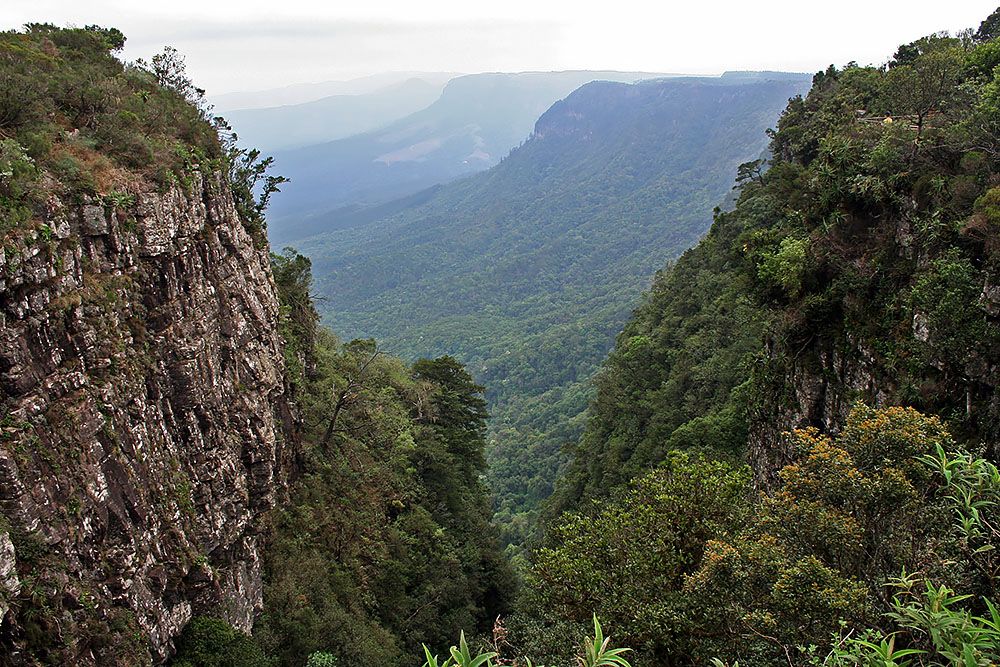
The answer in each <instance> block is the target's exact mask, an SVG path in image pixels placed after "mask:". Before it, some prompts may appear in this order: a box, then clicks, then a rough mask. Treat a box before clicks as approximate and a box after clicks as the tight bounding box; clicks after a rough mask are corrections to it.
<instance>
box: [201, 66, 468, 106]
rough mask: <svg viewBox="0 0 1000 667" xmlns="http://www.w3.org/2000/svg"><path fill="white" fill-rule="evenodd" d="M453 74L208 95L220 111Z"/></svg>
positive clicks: (395, 75) (384, 76) (392, 75)
mask: <svg viewBox="0 0 1000 667" xmlns="http://www.w3.org/2000/svg"><path fill="white" fill-rule="evenodd" d="M456 76H461V74H460V73H458V72H380V73H378V74H371V75H369V76H361V77H357V78H353V79H347V80H338V81H320V82H316V83H294V84H291V85H288V86H281V87H278V88H267V89H264V90H248V91H237V92H232V93H222V94H221V95H211V96H210V99H211V102H212V104H214V105H215V110H216V111H220V112H231V111H236V110H244V109H264V108H268V107H277V106H284V105H289V104H304V103H306V102H312V101H314V100H318V99H321V98H324V97H330V96H331V95H365V94H367V93H373V92H375V91H376V90H379V89H380V88H385V87H387V86H393V85H395V84H398V83H402V82H403V81H407V80H409V79H423V80H424V81H429V82H432V83H440V84H442V85H444V83H446V82H447V81H448V80H449V79H452V78H454V77H456Z"/></svg>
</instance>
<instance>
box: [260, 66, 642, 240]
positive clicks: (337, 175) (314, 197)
mask: <svg viewBox="0 0 1000 667" xmlns="http://www.w3.org/2000/svg"><path fill="white" fill-rule="evenodd" d="M657 76H662V75H657V74H649V73H642V72H590V71H572V72H522V73H516V74H508V73H486V74H472V75H467V76H461V77H458V78H455V79H452V80H451V81H449V82H448V84H447V85H446V86H445V88H444V91H443V92H442V94H441V96H440V99H438V100H436V101H435V102H434V103H433V104H431V105H430V106H428V107H427V108H426V109H423V110H421V111H418V112H416V113H413V114H411V115H409V116H406V117H405V118H401V119H399V120H397V121H395V122H393V123H390V124H388V125H386V126H385V127H382V128H381V129H378V130H375V131H373V132H369V133H366V134H361V135H358V136H354V137H349V138H346V139H341V140H339V141H332V142H329V143H323V144H317V145H314V146H308V147H305V148H300V149H297V150H289V151H280V152H276V153H275V154H274V157H275V164H276V166H277V169H278V171H280V172H281V173H282V174H283V175H285V176H287V177H289V178H290V179H291V183H289V184H287V185H286V186H285V187H284V188H283V196H282V197H280V198H275V200H274V203H273V206H272V209H271V212H270V219H271V223H270V224H271V230H272V238H274V239H275V240H276V241H278V242H285V241H288V240H291V239H293V238H295V237H296V236H297V237H299V238H301V237H302V236H303V235H306V234H307V233H309V232H310V231H313V230H320V229H323V228H326V227H328V226H330V225H335V224H336V220H337V217H338V215H340V214H342V213H343V212H337V213H331V212H332V211H334V210H335V209H339V208H342V207H345V206H358V205H363V206H370V205H374V204H379V203H383V202H386V201H389V200H391V199H395V198H398V197H403V196H406V195H409V194H412V193H415V192H417V191H419V190H422V189H424V188H427V187H430V186H432V185H435V184H438V183H444V182H447V181H449V180H453V179H455V178H458V177H461V176H465V175H468V174H472V173H475V172H478V171H482V170H484V169H488V168H489V167H492V166H493V165H494V164H496V163H497V162H499V161H500V159H501V158H502V157H504V156H505V155H506V154H507V153H508V152H510V150H511V149H512V148H514V147H515V146H517V145H518V144H519V143H521V142H522V141H524V140H525V139H526V138H527V137H528V135H529V134H530V132H531V128H532V126H533V125H534V123H535V121H536V120H537V119H538V117H539V116H540V115H541V114H542V113H543V112H544V111H545V110H546V109H548V108H549V106H551V105H552V104H553V103H554V102H555V101H557V100H559V99H561V98H563V97H565V96H566V95H568V94H569V93H570V92H572V91H573V90H575V89H576V88H578V87H580V86H581V85H583V84H585V83H587V82H589V81H594V80H609V81H626V82H632V81H637V80H640V79H648V78H652V77H657ZM306 218H318V219H317V220H314V221H312V222H310V223H309V226H308V227H307V229H306V231H305V232H302V231H291V230H290V231H289V233H286V232H285V230H286V229H287V227H288V225H289V224H290V223H291V224H294V225H295V226H296V229H299V227H300V226H301V225H303V222H304V219H306Z"/></svg>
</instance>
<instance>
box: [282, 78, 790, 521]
mask: <svg viewBox="0 0 1000 667" xmlns="http://www.w3.org/2000/svg"><path fill="white" fill-rule="evenodd" d="M806 83H807V81H806V80H804V79H801V78H799V79H792V80H789V81H760V82H756V81H748V80H747V79H746V78H745V77H735V78H730V77H723V78H721V79H666V80H659V81H653V82H644V83H639V84H635V85H629V84H621V83H609V82H595V83H591V84H588V85H586V86H584V87H582V88H581V89H579V90H577V91H576V92H574V93H573V94H572V95H570V96H569V97H568V98H567V99H566V100H564V101H562V102H559V103H557V104H555V105H554V106H553V107H552V108H551V109H550V110H549V111H547V112H546V113H545V114H544V115H543V116H542V117H541V118H540V119H539V120H538V122H537V124H536V126H535V132H534V134H533V135H532V138H531V139H530V140H529V141H528V142H526V143H525V144H524V145H523V146H522V147H520V148H519V149H517V150H516V151H514V152H513V153H512V154H511V156H510V157H509V158H507V159H506V160H504V161H503V162H501V164H499V165H498V166H497V167H495V168H494V169H492V170H490V171H489V172H487V173H485V174H481V175H478V176H475V177H473V178H470V179H467V180H465V181H461V182H459V183H455V184H453V185H450V186H446V187H444V188H442V189H441V190H440V191H438V192H437V193H436V194H435V195H434V196H433V198H432V199H431V200H430V201H429V202H427V203H425V204H423V205H420V206H417V207H415V208H413V209H411V210H407V211H404V212H402V213H399V214H397V215H395V216H394V217H391V218H388V219H387V220H384V221H381V222H378V223H371V224H368V225H365V226H360V227H357V228H352V229H346V230H342V231H339V232H335V233H331V234H326V235H321V236H317V237H314V238H312V239H308V240H306V241H303V242H302V243H301V244H300V250H301V251H302V252H304V253H305V254H308V255H309V256H310V257H311V258H312V260H313V262H314V267H315V270H316V276H317V292H318V294H319V295H321V296H322V297H323V299H324V300H323V301H321V307H322V309H323V314H324V315H325V317H326V320H327V321H328V322H330V323H331V325H332V326H333V327H334V328H336V329H337V330H339V331H343V332H345V333H347V334H348V335H352V336H353V335H359V336H375V337H377V338H378V339H379V340H381V341H382V342H383V344H384V345H386V347H387V349H389V350H391V351H393V352H394V353H398V354H402V355H403V356H406V357H416V356H422V355H432V356H433V355H437V354H442V353H446V352H447V353H453V354H455V355H456V356H458V357H459V358H460V359H462V360H463V361H464V362H466V363H467V364H468V365H469V367H470V369H471V370H472V371H473V373H474V374H475V375H476V377H477V378H478V379H479V380H480V381H481V382H483V383H484V384H485V385H486V386H487V387H488V390H487V392H488V393H487V396H488V398H489V400H490V404H491V411H492V414H493V416H494V421H493V436H494V440H495V444H494V446H493V448H492V450H491V453H490V461H491V468H490V478H491V483H492V484H493V486H494V488H495V490H496V491H497V492H498V494H499V502H500V513H499V516H500V517H501V519H502V520H503V521H505V522H506V521H510V520H512V519H513V518H514V516H515V515H517V514H520V513H521V512H523V511H525V510H529V509H530V508H532V507H533V506H534V504H535V503H536V502H537V501H538V500H540V499H541V498H544V497H545V496H546V495H548V492H549V489H550V488H551V486H550V485H551V483H552V481H553V480H554V478H555V476H556V471H557V469H558V467H559V465H560V461H561V458H560V457H559V455H558V450H559V447H560V445H561V444H563V443H564V442H567V441H569V440H571V439H572V438H574V437H575V433H577V432H578V428H579V418H578V415H579V414H580V413H581V412H582V410H583V409H584V407H585V405H586V402H587V397H588V391H587V382H588V380H589V378H590V375H591V374H592V372H593V371H594V370H595V368H596V367H597V365H598V364H599V363H600V361H601V359H603V357H604V355H605V354H606V352H607V350H608V348H609V347H610V345H611V341H612V339H613V335H614V332H615V331H617V330H618V328H619V327H620V326H621V325H622V323H623V322H624V321H625V319H626V317H627V315H628V312H629V310H630V308H631V306H632V304H633V303H635V301H636V299H638V296H639V294H640V293H641V290H642V289H643V288H644V287H645V286H646V284H647V281H648V280H649V277H650V276H651V275H652V274H653V273H654V272H655V271H656V269H657V268H659V267H660V266H661V265H662V264H663V262H664V261H666V260H668V259H670V258H671V257H673V256H676V255H677V254H679V253H680V252H681V251H682V250H683V249H684V248H686V247H688V246H690V245H691V244H693V243H694V242H695V241H696V240H697V239H698V237H699V236H700V235H701V234H702V233H704V231H705V230H706V229H707V227H708V225H709V223H710V220H711V216H710V212H711V210H712V208H713V207H714V206H715V205H716V204H718V203H721V202H722V201H723V200H724V199H725V198H726V196H727V193H728V191H729V189H730V184H731V182H732V176H733V174H735V173H736V169H737V166H738V165H739V164H740V163H741V162H743V161H745V160H747V159H752V158H754V157H756V156H758V155H759V154H760V152H761V151H762V150H763V148H764V144H765V137H764V130H765V129H766V128H767V127H768V126H769V125H770V124H771V122H772V121H773V119H774V117H775V116H776V114H777V113H778V110H780V109H781V108H782V107H783V106H784V105H785V103H786V101H787V99H788V98H789V97H790V96H792V95H794V94H795V93H796V92H798V91H799V90H801V89H802V87H804V85H805V84H806ZM512 539H520V538H512Z"/></svg>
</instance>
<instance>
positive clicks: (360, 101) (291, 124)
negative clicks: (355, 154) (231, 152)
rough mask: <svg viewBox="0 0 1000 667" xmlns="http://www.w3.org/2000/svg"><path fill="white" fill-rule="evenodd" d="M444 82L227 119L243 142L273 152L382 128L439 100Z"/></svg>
mask: <svg viewBox="0 0 1000 667" xmlns="http://www.w3.org/2000/svg"><path fill="white" fill-rule="evenodd" d="M444 83H445V82H443V81H437V82H434V81H428V80H425V79H420V78H413V79H407V80H405V81H401V82H399V83H394V84H392V85H389V86H386V87H384V88H379V89H377V90H374V91H372V92H368V93H364V94H356V95H331V96H329V97H323V98H320V99H318V100H313V101H310V102H304V103H302V104H292V105H287V106H277V107H269V108H264V109H243V110H237V111H231V112H228V113H227V114H226V119H227V120H228V121H229V122H230V124H231V125H232V126H233V128H234V129H235V130H236V132H237V134H238V135H239V137H240V139H241V140H242V143H244V144H245V145H247V146H255V147H257V148H259V149H261V150H262V151H264V152H267V153H270V152H273V151H277V150H283V149H291V148H298V147H302V146H308V145H310V144H317V143H324V142H327V141H332V140H335V139H342V138H344V137H349V136H351V135H355V134H361V133H363V132H369V131H371V130H375V129H378V128H380V127H382V126H383V125H386V124H388V123H391V122H392V121H394V120H398V119H400V118H403V117H405V116H407V115H409V114H411V113H413V112H415V111H419V110H420V109H423V108H425V107H427V106H428V105H430V104H431V103H433V102H434V101H435V100H436V99H437V98H438V97H440V95H441V91H442V89H443V88H444Z"/></svg>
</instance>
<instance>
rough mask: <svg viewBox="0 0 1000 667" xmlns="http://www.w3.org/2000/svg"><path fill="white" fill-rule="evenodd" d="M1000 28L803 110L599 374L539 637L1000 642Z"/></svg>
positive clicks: (550, 522) (700, 654) (884, 648)
mask: <svg viewBox="0 0 1000 667" xmlns="http://www.w3.org/2000/svg"><path fill="white" fill-rule="evenodd" d="M998 27H1000V10H998V11H997V12H995V13H994V14H993V15H991V16H990V17H989V18H988V19H987V20H986V21H984V22H983V24H982V25H981V26H980V27H979V29H978V30H977V31H967V32H963V33H961V34H960V35H959V36H957V37H952V36H949V35H948V34H947V33H936V34H934V35H931V36H928V37H926V38H923V39H920V40H917V41H915V42H912V43H909V44H904V45H902V46H900V47H899V49H898V50H897V52H896V54H895V56H894V57H893V58H892V60H891V61H889V63H887V65H886V66H884V67H860V66H858V65H857V64H854V63H851V64H849V65H847V66H845V67H843V68H836V67H833V66H831V67H830V68H829V69H827V70H825V71H823V72H820V73H818V74H817V75H816V76H815V77H814V79H813V85H812V88H811V90H810V92H809V94H808V95H807V96H805V97H804V98H794V99H792V100H791V101H790V102H789V104H788V106H787V108H786V109H785V111H784V113H783V114H782V116H781V119H780V120H779V122H778V124H777V131H776V132H775V133H774V134H773V135H772V136H771V142H770V151H769V153H770V158H769V159H768V160H767V162H766V163H765V162H759V163H754V164H748V165H746V166H745V167H744V168H742V169H741V170H740V175H739V178H738V185H739V197H738V200H737V202H736V204H735V207H734V209H733V210H732V211H729V212H718V213H717V214H716V216H715V221H714V223H713V225H712V229H711V231H710V232H709V234H708V235H707V236H706V237H705V239H703V240H702V241H701V242H700V243H699V244H698V245H697V246H696V247H695V248H693V249H691V250H689V251H688V252H686V253H685V254H684V255H683V256H682V257H681V258H680V259H679V260H678V261H677V263H676V264H675V265H673V266H670V267H667V268H665V269H664V270H663V272H661V274H660V275H659V276H658V277H657V280H656V282H655V283H654V285H653V287H652V289H651V290H650V292H649V293H648V294H647V296H646V297H645V299H644V301H643V303H642V305H641V306H640V308H639V309H637V311H636V312H635V314H634V315H633V317H632V318H631V320H630V321H629V322H628V323H627V324H626V326H625V328H624V330H623V331H622V333H621V334H619V336H618V339H617V341H616V345H615V349H614V351H613V352H612V354H611V355H610V357H609V358H608V360H607V361H606V362H605V363H604V365H603V366H602V369H601V370H600V372H599V373H598V375H597V379H596V386H597V395H596V398H595V400H594V402H593V403H592V405H591V407H590V409H589V410H588V413H587V426H586V430H585V433H584V435H583V437H582V439H581V440H580V441H579V443H578V444H577V446H576V447H575V448H574V450H573V461H572V463H571V465H570V466H569V469H568V471H567V474H566V475H565V476H564V477H563V479H562V480H561V481H560V484H559V488H558V490H557V492H556V494H555V495H554V497H553V498H552V500H551V501H550V502H549V504H548V515H547V522H546V531H545V537H544V539H543V540H542V541H541V548H539V549H538V550H537V551H535V552H534V553H533V554H532V555H531V565H530V567H529V568H528V573H527V575H526V582H527V584H526V590H525V591H523V592H522V597H521V609H520V614H519V617H518V620H517V621H516V623H514V625H515V626H517V630H516V634H517V635H518V637H519V641H520V650H521V651H523V652H526V653H528V654H532V655H536V656H539V657H540V658H542V659H545V660H546V661H548V662H556V661H559V660H565V659H567V657H568V655H567V654H566V653H561V654H560V653H559V652H558V651H552V649H551V647H552V646H560V645H561V641H562V638H564V637H565V636H571V635H572V633H573V632H578V631H581V630H582V629H583V628H585V627H587V624H588V623H589V619H590V618H591V615H592V614H594V613H596V614H597V615H599V616H600V617H601V618H605V619H616V624H615V626H614V627H615V629H616V631H617V632H619V633H620V634H619V635H618V637H619V640H620V641H623V642H625V643H626V644H628V645H630V646H632V647H634V648H635V649H636V653H635V654H634V657H635V661H636V663H637V664H643V665H647V664H648V665H654V664H655V665H675V664H676V665H688V664H709V663H711V664H716V665H736V664H737V663H738V664H741V665H743V664H759V665H774V664H788V665H811V664H823V665H835V666H837V667H843V666H846V665H858V664H865V665H874V664H887V663H889V662H890V661H891V662H892V663H893V664H912V665H952V664H961V663H965V664H982V665H986V664H992V663H994V662H996V660H997V659H998V658H1000V654H998V647H1000V624H998V621H1000V615H998V613H997V607H996V605H995V600H996V599H997V594H998V583H1000V560H998V559H997V557H996V555H995V550H996V546H997V544H998V543H1000V531H998V529H997V526H998V516H997V504H996V503H997V500H998V498H1000V471H998V468H997V462H998V460H1000V453H998V450H997V445H996V443H997V442H998V441H1000V418H998V417H1000V410H998V404H997V387H998V382H1000V374H998V369H1000V356H998V350H1000V346H998V344H1000V307H998V293H1000V291H998V289H997V284H998V276H1000V273H998V271H1000V254H998V251H1000V245H998V243H997V241H998V238H1000V236H998V235H1000V224H998V223H1000V218H998V214H997V211H998V208H997V202H998V201H1000V190H998V187H997V184H998V182H1000V177H998V174H1000V159H998V158H1000V150H998V149H1000V123H998V120H1000V113H998V111H1000V106H998V105H1000V67H998V65H1000V41H998V40H997V37H998V36H1000V29H998ZM946 628H947V629H946Z"/></svg>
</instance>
